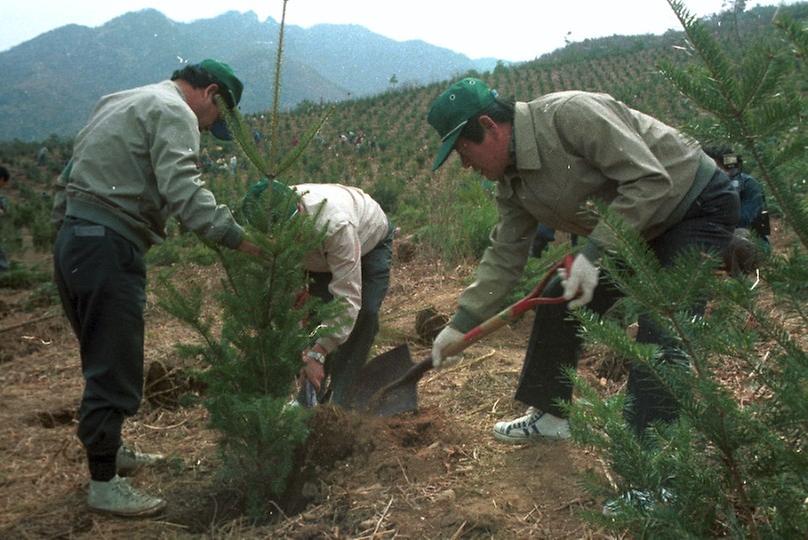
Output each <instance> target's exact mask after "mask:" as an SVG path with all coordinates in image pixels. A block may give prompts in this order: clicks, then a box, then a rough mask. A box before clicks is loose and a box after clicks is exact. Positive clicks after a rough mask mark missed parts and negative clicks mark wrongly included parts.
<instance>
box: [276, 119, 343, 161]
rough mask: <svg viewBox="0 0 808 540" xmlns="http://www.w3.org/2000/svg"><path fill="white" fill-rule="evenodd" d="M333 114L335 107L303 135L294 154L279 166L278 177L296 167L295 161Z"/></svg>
mask: <svg viewBox="0 0 808 540" xmlns="http://www.w3.org/2000/svg"><path fill="white" fill-rule="evenodd" d="M333 112H334V106H331V107H329V108H328V109H327V110H326V111H325V112H324V113H323V115H322V116H321V117H320V120H319V121H318V122H317V123H316V124H313V125H312V126H311V127H310V128H309V129H308V130H306V133H304V134H303V137H302V138H301V140H300V142H299V143H298V145H297V147H295V149H294V150H292V152H291V153H290V154H289V155H288V156H287V157H286V158H284V159H283V161H281V163H280V165H278V171H277V173H278V176H282V175H283V173H284V172H286V170H287V169H288V168H289V167H291V166H292V165H294V163H295V161H297V160H298V158H299V157H300V156H301V154H303V151H304V150H306V148H307V147H308V145H309V144H310V143H311V141H312V139H314V136H315V135H317V133H318V132H319V131H320V129H321V128H322V127H323V124H325V121H326V120H327V119H328V117H329V116H330V115H331V113H333Z"/></svg>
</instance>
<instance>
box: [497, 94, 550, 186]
mask: <svg viewBox="0 0 808 540" xmlns="http://www.w3.org/2000/svg"><path fill="white" fill-rule="evenodd" d="M509 150H510V157H511V165H510V166H509V167H508V169H507V170H506V171H505V178H503V179H502V182H499V193H500V195H502V196H504V197H510V196H511V195H513V186H512V185H511V182H512V181H513V179H514V178H517V177H518V176H519V171H537V170H539V169H541V158H540V157H539V146H538V142H537V141H536V136H535V134H534V133H533V118H532V116H531V114H530V108H529V107H528V104H527V103H525V102H521V101H517V102H516V103H515V104H514V115H513V135H512V139H511V146H510V148H509Z"/></svg>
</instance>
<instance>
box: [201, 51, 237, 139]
mask: <svg viewBox="0 0 808 540" xmlns="http://www.w3.org/2000/svg"><path fill="white" fill-rule="evenodd" d="M197 65H198V66H199V68H200V69H203V70H205V71H207V72H208V73H209V74H210V75H211V76H212V77H213V78H214V79H215V80H216V82H217V83H218V84H219V87H220V88H221V90H222V97H223V98H224V100H225V102H227V105H228V107H230V108H231V109H232V108H233V107H235V106H237V105H238V104H239V102H240V101H241V93H242V92H243V91H244V84H243V83H242V82H241V81H240V80H239V78H238V77H236V74H235V72H234V71H233V68H231V67H230V66H229V65H227V64H225V63H224V62H220V61H219V60H214V59H212V58H207V59H205V60H202V61H201V62H199V64H197ZM210 132H211V133H212V134H213V136H214V137H216V138H217V139H221V140H223V141H229V140H232V139H233V136H232V135H231V134H230V131H229V130H228V129H227V123H226V122H225V121H224V119H223V118H220V119H219V120H217V121H216V122H214V123H213V125H212V126H211V127H210Z"/></svg>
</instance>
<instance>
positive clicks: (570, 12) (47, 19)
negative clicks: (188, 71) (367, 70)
mask: <svg viewBox="0 0 808 540" xmlns="http://www.w3.org/2000/svg"><path fill="white" fill-rule="evenodd" d="M0 2H1V3H2V5H3V7H2V11H1V12H0V51H4V50H7V49H9V48H11V47H13V46H15V45H18V44H20V43H22V42H24V41H27V40H29V39H32V38H34V37H36V36H38V35H39V34H42V33H44V32H47V31H48V30H53V29H54V28H58V27H60V26H63V25H66V24H71V23H75V24H81V25H84V26H91V27H92V26H100V25H102V24H104V23H105V22H107V21H109V20H110V19H113V18H115V17H117V16H119V15H122V14H124V13H126V12H128V11H136V10H140V9H144V8H155V9H157V10H159V11H161V12H163V13H164V14H165V15H166V16H167V17H168V18H170V19H172V20H175V21H180V22H188V21H192V20H195V19H205V18H210V17H215V16H216V15H220V14H221V13H224V12H225V11H231V10H235V11H241V12H246V11H253V12H255V13H256V14H257V15H258V18H259V19H260V20H261V21H263V20H265V19H266V18H267V17H273V18H274V19H275V20H278V21H279V20H280V17H281V9H282V7H281V6H282V1H281V0H260V1H259V0H72V1H63V0H0ZM729 3H730V2H728V0H685V4H686V5H687V6H688V8H689V9H690V11H691V12H693V13H696V14H698V15H700V16H702V15H708V14H711V13H716V12H718V11H721V10H722V8H723V6H725V5H726V4H729ZM778 3H779V2H778V0H768V1H767V0H763V1H749V2H747V7H753V6H756V5H761V4H762V5H775V4H778ZM787 3H792V2H787ZM286 20H287V23H288V24H293V25H297V26H302V27H310V26H312V25H315V24H320V23H334V24H358V25H360V26H364V27H366V28H368V29H370V30H371V31H373V32H376V33H378V34H381V35H383V36H386V37H389V38H392V39H395V40H399V41H404V40H409V39H421V40H424V41H426V42H427V43H430V44H432V45H437V46H440V47H445V48H447V49H451V50H453V51H457V52H460V53H463V54H465V55H467V56H469V57H471V58H480V57H486V56H490V57H496V58H500V59H504V60H514V61H520V60H531V59H533V58H535V57H537V56H540V55H542V54H544V53H546V52H550V51H552V50H554V49H556V48H558V47H561V46H563V45H564V38H565V37H567V38H568V39H570V40H572V41H580V40H583V39H585V38H591V37H602V36H610V35H614V34H624V35H631V34H644V33H654V34H659V33H663V32H664V31H665V30H667V29H669V28H674V29H677V30H678V29H680V26H679V24H678V22H677V20H676V18H675V17H674V15H673V12H672V11H671V9H670V7H669V6H668V3H667V2H666V1H665V0H491V1H485V2H483V1H480V0H476V1H475V0H289V2H288V4H287V13H286Z"/></svg>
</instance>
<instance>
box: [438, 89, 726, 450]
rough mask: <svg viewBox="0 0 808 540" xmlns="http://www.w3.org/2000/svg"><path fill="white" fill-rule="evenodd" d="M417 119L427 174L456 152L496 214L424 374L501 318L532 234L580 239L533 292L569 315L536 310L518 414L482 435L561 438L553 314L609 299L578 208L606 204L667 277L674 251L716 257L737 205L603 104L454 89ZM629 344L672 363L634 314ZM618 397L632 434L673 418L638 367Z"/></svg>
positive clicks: (603, 234)
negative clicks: (434, 150) (560, 267)
mask: <svg viewBox="0 0 808 540" xmlns="http://www.w3.org/2000/svg"><path fill="white" fill-rule="evenodd" d="M427 119H428V121H429V123H430V124H431V125H432V127H433V128H435V130H436V131H437V132H438V135H439V136H440V138H441V141H442V143H441V146H440V150H439V151H438V155H437V157H436V159H435V162H434V164H433V170H436V169H437V168H438V167H440V166H441V164H442V163H443V162H444V161H445V160H446V158H447V157H448V156H449V154H450V153H451V152H452V151H455V152H457V154H458V155H459V156H460V159H461V160H462V162H463V166H464V167H466V168H472V169H474V170H475V171H477V172H479V173H480V174H482V175H483V176H485V177H486V178H488V179H489V180H492V181H495V182H497V189H496V204H497V208H498V212H499V222H498V223H497V225H496V226H495V227H494V229H493V231H492V233H491V245H490V246H489V247H488V248H487V249H486V251H485V253H484V254H483V257H482V260H481V261H480V264H479V266H478V268H477V270H476V273H475V280H474V282H473V283H472V284H471V285H470V286H468V287H467V288H466V289H465V290H464V291H463V293H462V294H461V295H460V298H459V302H458V303H459V307H458V309H457V311H456V313H455V314H454V316H453V318H452V319H451V321H450V324H449V325H448V326H447V327H446V328H444V329H443V330H442V331H441V333H440V334H439V335H438V336H437V338H436V339H435V342H434V344H433V349H432V358H433V362H434V365H435V366H437V367H441V366H443V365H446V363H447V360H448V359H446V358H444V354H443V350H444V349H445V348H446V347H447V346H449V345H451V344H455V343H457V342H459V341H460V340H462V336H463V333H464V332H467V331H468V330H470V329H471V328H473V327H474V326H475V325H477V324H479V323H480V322H482V321H483V320H485V319H487V318H488V317H490V316H492V315H494V314H495V313H496V312H497V311H498V310H499V309H500V308H501V307H502V306H501V304H502V303H503V300H504V298H505V297H506V295H507V294H508V293H509V292H510V291H511V289H512V288H513V286H514V284H515V283H516V282H517V280H518V279H519V277H520V275H521V273H522V270H523V268H524V266H525V263H526V260H527V257H528V248H529V243H530V242H531V240H532V239H533V235H534V231H535V230H536V227H537V224H538V223H543V224H545V225H547V226H549V227H552V228H554V229H557V230H562V231H566V232H569V233H572V234H578V235H582V236H587V237H588V239H587V241H586V243H585V245H584V246H583V248H582V249H581V251H580V253H578V254H577V255H576V257H575V259H574V262H573V264H572V267H571V270H570V272H569V274H568V275H564V276H563V279H560V280H556V281H555V282H552V283H551V284H550V285H549V286H548V287H547V289H546V290H545V293H544V294H545V295H546V296H557V295H559V294H561V293H562V292H563V295H564V297H565V298H566V299H568V300H571V301H570V302H569V304H567V305H564V304H561V305H556V306H540V307H539V308H537V310H536V316H535V322H534V325H533V330H532V332H531V335H530V342H529V344H528V349H527V353H526V356H525V363H524V366H523V368H522V374H521V376H520V380H519V386H518V389H517V392H516V399H517V400H519V401H522V402H524V403H526V404H527V405H529V406H530V408H529V409H528V412H527V414H526V415H525V416H522V417H520V418H517V419H515V420H512V421H508V422H498V423H497V424H496V425H495V426H494V436H495V437H496V438H497V439H499V440H502V441H505V442H516V443H518V442H525V441H529V440H533V439H538V438H541V437H548V438H567V437H569V426H568V423H567V420H566V419H565V418H564V412H563V409H562V408H561V407H559V406H558V402H559V401H569V400H570V399H571V397H572V386H571V384H570V382H569V381H568V380H567V378H566V377H565V375H564V370H565V369H566V368H567V367H571V368H575V367H576V366H577V360H578V355H579V352H580V348H581V344H582V341H581V337H580V335H579V328H578V325H577V323H576V322H575V321H574V320H573V319H571V318H570V317H569V316H568V311H567V310H568V309H569V308H574V307H577V306H582V305H586V304H588V307H590V308H591V309H592V310H594V311H595V312H598V313H604V312H605V311H606V309H608V307H610V306H611V305H612V304H613V303H614V301H615V300H616V299H617V298H618V296H619V294H618V293H617V291H615V290H614V289H613V288H612V287H609V286H608V285H607V284H606V283H604V282H602V280H600V271H599V269H598V266H597V265H598V260H599V257H600V255H601V253H602V251H603V250H605V249H609V248H610V247H612V246H611V244H610V235H609V231H608V230H607V227H606V225H605V224H604V223H600V222H599V221H598V220H597V217H596V216H594V215H593V214H592V213H591V212H589V211H587V207H588V204H589V203H590V202H593V201H599V202H601V203H604V204H606V205H608V207H609V208H610V209H611V210H613V211H614V212H616V213H617V214H618V215H619V216H620V217H621V218H622V219H623V220H624V221H625V223H626V224H627V225H628V226H630V227H633V228H634V229H636V230H637V231H638V232H639V233H640V234H641V235H642V237H643V238H644V239H645V240H646V241H647V242H648V245H649V247H650V249H651V250H652V251H653V253H654V254H655V255H656V257H657V258H658V259H659V261H660V263H661V264H662V265H663V266H669V265H671V264H672V262H673V260H674V258H675V257H676V256H677V255H678V254H680V253H682V252H683V251H684V250H686V249H688V248H697V249H699V250H702V251H704V252H709V253H716V254H718V253H721V252H722V251H723V250H724V249H725V248H726V246H727V245H728V243H729V241H730V238H731V237H732V231H733V229H734V228H735V224H736V223H737V221H738V197H737V194H736V193H735V191H734V190H733V189H732V187H731V186H730V182H729V179H728V178H727V176H726V175H725V174H724V173H723V172H722V171H721V170H720V169H718V168H717V167H716V166H715V163H713V161H712V160H711V159H710V158H709V157H708V156H707V155H705V154H704V152H702V150H701V148H700V147H699V145H698V144H697V143H696V142H695V141H693V140H691V139H689V138H687V137H685V136H683V135H682V134H681V133H679V132H678V131H677V130H675V129H673V128H671V127H670V126H667V125H665V124H663V123H662V122H660V121H658V120H656V119H654V118H652V117H650V116H647V115H645V114H643V113H641V112H638V111H635V110H633V109H630V108H629V107H627V106H626V105H625V104H623V103H621V102H619V101H617V100H615V99H614V98H612V97H611V96H609V95H606V94H596V93H590V92H578V91H569V92H558V93H552V94H547V95H544V96H542V97H539V98H537V99H535V100H533V101H530V102H516V103H513V102H506V101H503V100H501V99H499V98H498V97H497V95H496V93H495V92H493V91H491V90H490V89H489V88H488V87H487V86H486V85H485V83H484V82H483V81H481V80H479V79H475V78H466V79H463V80H461V81H459V82H457V83H455V84H453V85H452V86H451V87H450V88H449V89H447V90H446V91H445V92H443V93H442V94H441V95H440V96H439V97H438V98H437V99H436V100H435V101H434V102H433V103H432V106H431V108H430V110H429V114H428V117H427ZM576 295H579V296H578V297H577V298H576ZM637 340H638V341H641V342H646V343H657V344H659V345H661V346H662V348H663V354H664V357H665V358H666V359H667V360H670V359H671V358H672V357H673V356H674V355H675V354H676V352H675V343H673V342H672V340H671V338H669V337H668V336H667V335H666V334H665V332H664V331H663V330H662V329H661V328H660V327H658V326H657V325H656V324H655V322H654V321H653V320H652V319H651V317H650V316H648V315H646V314H641V315H640V318H639V330H638V335H637ZM628 393H629V395H630V398H631V400H630V404H629V407H628V409H627V411H626V416H627V420H628V421H629V423H630V424H631V425H632V426H633V427H634V429H635V430H636V431H637V432H638V433H641V432H642V431H643V430H644V429H645V427H646V426H648V424H649V423H651V422H654V421H658V420H671V419H673V418H675V417H676V409H677V407H676V403H675V401H674V399H673V396H671V395H670V394H669V393H668V392H667V391H666V390H665V389H664V387H662V385H660V384H659V383H658V382H657V381H656V380H655V379H654V377H653V376H652V374H650V373H648V372H646V370H645V369H643V368H642V367H641V366H636V365H633V366H631V368H630V373H629V380H628Z"/></svg>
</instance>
